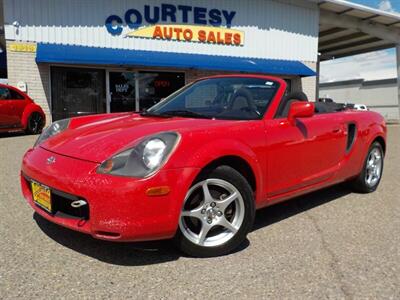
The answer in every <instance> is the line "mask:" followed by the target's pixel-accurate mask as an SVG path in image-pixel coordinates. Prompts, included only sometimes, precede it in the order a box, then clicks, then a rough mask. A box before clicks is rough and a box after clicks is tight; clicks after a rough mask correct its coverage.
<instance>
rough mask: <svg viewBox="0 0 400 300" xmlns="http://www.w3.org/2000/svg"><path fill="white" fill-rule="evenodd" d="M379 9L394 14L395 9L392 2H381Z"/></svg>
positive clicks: (385, 0)
mask: <svg viewBox="0 0 400 300" xmlns="http://www.w3.org/2000/svg"><path fill="white" fill-rule="evenodd" d="M379 9H380V10H384V11H388V12H394V9H393V6H392V3H391V2H390V0H381V2H380V3H379Z"/></svg>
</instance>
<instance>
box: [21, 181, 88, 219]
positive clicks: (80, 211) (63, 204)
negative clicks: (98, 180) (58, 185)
mask: <svg viewBox="0 0 400 300" xmlns="http://www.w3.org/2000/svg"><path fill="white" fill-rule="evenodd" d="M24 178H25V180H26V183H27V185H28V186H29V189H30V191H31V192H32V190H31V184H30V182H31V179H30V178H28V177H27V176H25V175H24ZM50 190H51V205H52V214H53V215H57V214H61V215H60V217H67V218H68V217H69V218H78V219H84V220H89V203H88V202H87V201H86V200H85V199H84V198H82V197H78V196H75V195H72V194H68V193H65V192H62V191H59V190H56V189H53V188H50ZM77 200H85V201H86V203H87V204H86V205H84V206H81V207H77V208H75V207H72V206H71V203H72V202H73V201H77Z"/></svg>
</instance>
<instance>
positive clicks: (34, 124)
mask: <svg viewBox="0 0 400 300" xmlns="http://www.w3.org/2000/svg"><path fill="white" fill-rule="evenodd" d="M43 127H44V118H43V117H42V115H41V114H39V113H37V112H34V113H32V114H31V115H30V116H29V119H28V124H27V126H26V133H28V134H39V133H41V132H42V129H43Z"/></svg>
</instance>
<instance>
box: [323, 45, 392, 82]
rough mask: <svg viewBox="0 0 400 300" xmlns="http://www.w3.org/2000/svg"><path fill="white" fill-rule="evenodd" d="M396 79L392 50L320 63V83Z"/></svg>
mask: <svg viewBox="0 0 400 300" xmlns="http://www.w3.org/2000/svg"><path fill="white" fill-rule="evenodd" d="M395 77H397V68H396V55H395V52H394V51H393V50H384V51H377V52H370V53H365V54H360V55H356V56H350V57H346V58H341V59H334V60H330V61H325V62H322V63H321V69H320V82H334V81H342V80H351V79H364V80H376V79H387V78H395Z"/></svg>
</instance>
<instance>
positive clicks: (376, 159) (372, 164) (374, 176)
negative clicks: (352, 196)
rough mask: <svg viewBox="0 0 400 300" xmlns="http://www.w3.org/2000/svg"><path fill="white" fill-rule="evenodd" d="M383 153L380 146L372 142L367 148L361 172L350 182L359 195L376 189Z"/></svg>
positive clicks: (381, 170)
mask: <svg viewBox="0 0 400 300" xmlns="http://www.w3.org/2000/svg"><path fill="white" fill-rule="evenodd" d="M383 159H384V152H383V149H382V145H381V144H380V143H378V142H374V143H373V144H372V145H371V147H370V148H369V151H368V154H367V157H366V159H365V162H364V166H363V170H362V172H361V173H360V174H359V175H358V177H357V178H356V179H355V180H354V181H353V182H352V185H353V189H354V190H355V191H357V192H361V193H371V192H373V191H375V190H376V189H377V188H378V185H379V183H380V181H381V178H382V172H383Z"/></svg>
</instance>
